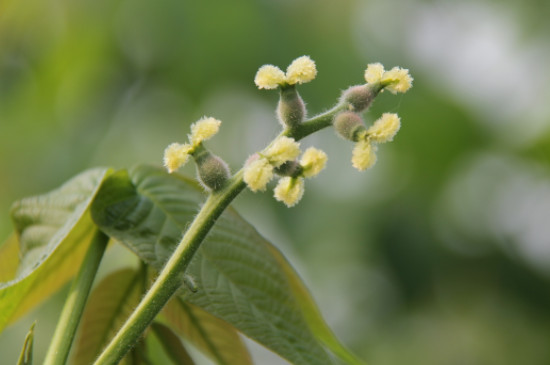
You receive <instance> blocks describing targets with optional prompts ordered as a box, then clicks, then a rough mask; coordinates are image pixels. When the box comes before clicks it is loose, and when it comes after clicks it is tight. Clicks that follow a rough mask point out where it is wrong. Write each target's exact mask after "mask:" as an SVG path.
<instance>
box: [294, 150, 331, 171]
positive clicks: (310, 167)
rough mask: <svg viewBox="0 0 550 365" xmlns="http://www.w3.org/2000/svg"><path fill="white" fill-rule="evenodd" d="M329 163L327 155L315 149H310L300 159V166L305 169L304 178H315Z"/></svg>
mask: <svg viewBox="0 0 550 365" xmlns="http://www.w3.org/2000/svg"><path fill="white" fill-rule="evenodd" d="M326 163H327V154H326V153H324V152H323V151H321V150H318V149H316V148H314V147H309V148H308V149H307V150H306V151H305V152H304V154H303V155H302V158H301V159H300V165H302V168H303V173H302V174H303V176H304V177H313V176H316V175H317V174H319V172H321V170H322V169H324V168H325V165H326Z"/></svg>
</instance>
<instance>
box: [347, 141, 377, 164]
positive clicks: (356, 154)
mask: <svg viewBox="0 0 550 365" xmlns="http://www.w3.org/2000/svg"><path fill="white" fill-rule="evenodd" d="M351 163H352V165H353V167H355V168H356V169H357V170H359V171H363V170H366V169H368V168H369V167H372V166H374V164H375V163H376V147H375V146H373V145H372V144H371V143H369V142H368V141H359V142H357V143H356V144H355V148H354V149H353V154H352V157H351Z"/></svg>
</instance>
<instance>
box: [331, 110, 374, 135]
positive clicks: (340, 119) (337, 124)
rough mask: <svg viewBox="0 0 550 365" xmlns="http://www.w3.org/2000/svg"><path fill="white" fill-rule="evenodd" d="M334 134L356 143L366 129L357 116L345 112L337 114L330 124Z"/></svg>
mask: <svg viewBox="0 0 550 365" xmlns="http://www.w3.org/2000/svg"><path fill="white" fill-rule="evenodd" d="M332 124H333V125H334V129H335V130H336V133H338V134H339V135H340V136H342V137H343V138H345V139H348V140H350V141H354V142H357V141H358V140H359V138H360V136H361V135H362V134H365V133H366V128H365V125H364V123H363V120H362V119H361V116H359V114H357V113H354V112H350V111H345V112H342V113H339V114H338V115H337V116H336V117H335V118H334V121H333V122H332Z"/></svg>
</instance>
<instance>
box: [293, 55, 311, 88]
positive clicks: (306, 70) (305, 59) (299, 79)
mask: <svg viewBox="0 0 550 365" xmlns="http://www.w3.org/2000/svg"><path fill="white" fill-rule="evenodd" d="M315 76H317V68H316V67H315V62H313V60H312V59H311V58H309V56H302V57H298V58H296V59H295V60H294V61H292V63H291V64H290V65H289V66H288V68H287V69H286V82H287V83H288V84H290V85H294V84H304V83H306V82H310V81H311V80H313V79H314V78H315Z"/></svg>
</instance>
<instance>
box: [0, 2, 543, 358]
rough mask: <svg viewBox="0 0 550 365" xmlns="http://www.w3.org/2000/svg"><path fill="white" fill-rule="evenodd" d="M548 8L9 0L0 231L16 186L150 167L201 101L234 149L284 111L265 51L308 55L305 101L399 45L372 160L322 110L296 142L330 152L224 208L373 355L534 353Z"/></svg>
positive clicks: (314, 104) (256, 140)
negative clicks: (360, 167)
mask: <svg viewBox="0 0 550 365" xmlns="http://www.w3.org/2000/svg"><path fill="white" fill-rule="evenodd" d="M549 15H550V3H549V2H548V1H543V0H525V1H522V2H518V1H512V0H507V1H506V0H502V1H496V0H483V1H474V0H471V1H455V2H453V1H445V0H431V1H428V0H426V1H420V0H406V1H399V0H372V1H366V0H339V1H329V0H279V1H275V0H257V1H253V0H234V1H221V0H218V1H208V0H205V1H190V0H158V1H155V2H153V1H146V0H109V1H107V0H95V1H92V0H76V1H73V0H2V1H0V171H1V178H0V191H1V194H0V237H1V238H4V237H7V236H8V234H9V233H10V232H11V224H10V218H9V207H10V205H11V204H12V202H13V201H15V200H17V199H19V198H21V197H24V196H28V195H35V194H38V193H42V192H45V191H48V190H50V189H52V188H54V187H56V186H58V185H59V184H61V183H62V182H63V181H65V180H66V179H68V178H69V177H71V176H73V175H75V174H77V173H78V172H80V171H82V170H83V169H85V168H88V167H92V166H98V165H101V166H113V167H117V168H121V167H129V166H132V165H135V164H139V163H144V162H145V163H153V164H157V165H159V164H160V163H161V158H162V153H163V150H164V148H165V146H166V145H167V144H169V143H171V142H175V141H180V142H182V141H184V140H185V135H186V133H187V131H188V128H189V125H190V124H191V123H192V122H194V121H195V120H197V119H198V118H200V117H201V116H203V115H208V116H213V117H215V118H218V119H221V120H222V121H223V124H222V130H221V132H220V134H219V135H218V136H217V137H216V138H215V139H214V140H212V141H210V142H209V143H208V145H209V146H210V147H212V149H213V150H214V151H215V153H218V154H220V155H221V156H223V157H224V158H225V159H226V160H227V161H228V162H229V163H230V165H231V166H232V167H233V169H234V170H236V169H238V168H239V167H240V166H241V165H242V164H243V161H244V160H245V159H246V158H247V156H248V155H249V154H251V153H252V152H254V151H255V150H257V149H259V148H261V147H262V146H264V144H265V143H266V142H267V141H269V140H270V139H271V138H272V137H273V136H274V135H275V133H276V132H277V130H278V126H277V124H276V121H275V113H274V108H275V104H276V101H277V93H276V92H267V91H260V90H257V89H256V87H255V85H254V83H253V78H254V75H255V72H256V70H257V69H258V67H259V66H261V65H262V64H265V63H272V64H275V65H278V66H280V67H281V68H285V67H286V66H287V65H288V64H289V63H290V62H291V61H292V60H293V59H294V58H296V57H298V56H301V55H309V56H311V57H312V58H313V59H314V60H315V61H316V63H317V68H318V71H319V74H318V77H317V79H316V80H315V81H313V82H312V83H310V84H307V85H304V86H303V87H301V88H300V92H301V94H302V96H303V97H304V99H305V101H306V102H307V104H308V109H309V112H310V114H311V115H313V114H315V113H318V112H321V111H323V110H324V109H327V108H328V107H330V106H331V105H332V104H333V103H334V102H335V101H336V100H337V98H338V97H339V94H340V91H341V90H343V89H345V88H347V87H348V86H350V85H353V84H358V83H361V82H362V81H363V78H362V75H363V71H364V69H365V67H366V65H367V64H368V63H371V62H378V61H379V62H382V63H383V64H384V65H386V67H388V68H389V67H393V66H395V65H399V66H402V67H404V68H409V69H410V71H411V74H412V76H413V77H414V78H415V81H414V87H413V88H412V89H411V91H409V92H408V93H407V94H405V95H398V96H393V95H391V94H389V93H384V94H382V95H381V96H380V97H379V98H378V99H377V100H376V102H375V104H374V105H373V107H372V108H371V109H370V110H369V112H368V113H367V114H366V119H367V121H369V122H370V121H373V120H374V119H376V118H378V117H379V116H380V115H381V113H383V112H396V113H399V115H400V116H401V118H402V123H403V124H402V129H401V131H400V132H399V134H398V135H397V137H396V139H395V140H394V142H393V143H390V144H386V145H383V146H381V148H380V149H379V160H378V163H377V165H376V166H375V167H374V168H373V169H371V170H368V171H367V172H364V173H358V172H357V171H355V170H354V169H353V168H352V167H351V163H350V161H349V160H350V156H351V149H352V145H351V144H350V143H347V142H345V141H343V140H341V139H339V138H337V137H336V136H335V135H334V133H333V131H331V130H326V131H323V132H321V133H318V134H317V135H314V136H311V137H309V138H308V139H306V140H305V141H304V143H303V144H304V145H311V144H314V145H315V146H318V147H320V148H322V149H324V150H325V151H326V152H327V153H328V155H329V162H328V166H327V169H326V170H325V171H324V172H323V173H322V174H321V175H320V176H319V177H318V178H316V179H315V180H312V181H308V182H307V184H306V193H305V195H304V198H303V200H302V201H301V202H300V204H299V205H297V206H296V207H294V208H292V209H287V208H286V207H284V206H283V205H282V204H280V203H277V202H276V201H275V200H274V199H273V198H272V197H271V196H270V194H269V193H264V194H261V193H260V194H252V193H250V192H245V193H244V194H242V196H240V197H239V198H238V199H237V201H236V202H235V206H236V208H237V209H238V210H239V211H240V212H241V213H242V214H243V215H244V216H245V218H247V219H248V220H249V221H251V222H253V223H254V224H255V225H256V226H257V227H258V229H259V231H260V232H261V233H262V234H263V235H265V236H266V237H267V238H268V239H270V240H271V241H272V242H274V243H275V244H276V245H277V246H279V247H280V248H281V249H282V250H283V251H284V252H285V254H286V255H287V256H288V257H289V258H290V260H291V261H292V262H293V263H294V265H295V266H296V267H297V268H298V270H299V272H300V273H301V275H302V276H303V278H304V280H305V281H306V283H307V284H308V286H309V288H310V289H311V291H312V293H313V295H314V296H315V297H316V298H317V300H318V303H319V305H320V307H321V309H322V311H323V313H324V314H325V317H326V318H327V321H328V322H329V324H330V325H331V327H332V328H333V329H334V331H335V332H336V333H337V334H338V336H339V337H340V338H341V339H342V340H343V342H344V343H346V344H347V345H349V346H350V347H351V348H352V349H353V350H354V351H355V352H357V353H358V354H359V355H360V356H361V357H362V358H364V359H366V360H367V361H368V362H369V363H370V364H373V365H375V364H376V365H390V364H404V363H406V364H409V365H410V364H461V365H462V364H480V365H481V364H483V365H490V364H499V365H502V364H549V363H550V346H549V345H548V339H549V338H550V310H549V308H550V224H549V223H550V103H549V101H550V87H549V85H550V71H549V70H548V65H549V64H550V36H549V35H550V23H549V22H548V16H549ZM184 172H185V173H187V174H193V167H192V166H191V165H189V166H186V167H185V168H184ZM111 253H112V254H116V255H121V256H124V255H126V251H125V250H123V249H121V250H115V251H114V252H111ZM112 261H113V260H111V261H110V262H111V263H112ZM107 264H109V260H108V262H107ZM106 267H107V268H104V269H103V271H104V272H105V271H108V267H109V265H106ZM63 298H64V297H63V293H60V294H59V295H58V296H56V297H55V298H54V300H52V301H50V302H48V303H46V304H45V305H43V306H42V307H41V308H40V309H39V310H38V312H35V313H33V314H31V315H29V316H27V317H26V318H25V319H23V320H22V321H21V322H20V323H19V324H18V325H16V326H12V327H10V328H9V329H8V330H6V331H5V332H4V333H3V334H1V335H0V354H1V358H2V363H14V361H15V358H16V356H17V355H18V350H14V349H18V348H20V346H21V344H22V342H23V338H24V334H25V332H26V331H27V329H28V326H29V325H30V323H31V322H32V321H33V320H34V318H35V317H36V316H39V318H40V319H39V322H38V325H37V327H36V329H37V336H38V337H37V340H36V349H37V356H38V357H39V359H40V358H41V356H43V355H42V354H43V352H44V349H45V348H46V346H47V341H48V339H49V336H51V331H52V330H53V329H52V326H53V324H54V323H55V321H56V319H57V315H58V313H59V310H60V307H59V306H60V302H61V301H62V300H63ZM254 356H255V358H256V360H257V361H258V363H259V364H260V363H261V364H281V363H283V361H282V360H280V359H277V358H276V357H274V356H270V355H269V354H268V353H267V352H265V351H261V350H258V349H256V348H255V349H254Z"/></svg>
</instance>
